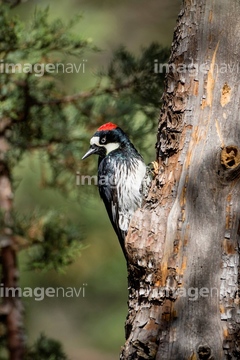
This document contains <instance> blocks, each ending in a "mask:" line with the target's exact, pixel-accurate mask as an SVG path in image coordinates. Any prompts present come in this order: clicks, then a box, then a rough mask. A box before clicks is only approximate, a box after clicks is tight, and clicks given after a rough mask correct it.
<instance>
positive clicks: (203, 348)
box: [198, 345, 211, 360]
mask: <svg viewBox="0 0 240 360" xmlns="http://www.w3.org/2000/svg"><path fill="white" fill-rule="evenodd" d="M210 355H211V349H210V347H209V346H208V345H200V346H199V347H198V356H199V359H201V360H207V359H209V357H210Z"/></svg>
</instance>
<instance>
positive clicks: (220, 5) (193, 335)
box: [120, 0, 240, 360]
mask: <svg viewBox="0 0 240 360" xmlns="http://www.w3.org/2000/svg"><path fill="white" fill-rule="evenodd" d="M239 19H240V2H239V0H217V1H207V0H191V1H190V0H185V1H184V5H183V9H182V11H181V12H180V15H179V18H178V23H177V27H176V29H175V33H174V39H173V45H172V53H171V58H170V63H172V64H173V66H172V68H171V69H172V70H171V71H170V72H169V73H168V74H167V77H166V87H165V93H164V95H163V107H162V110H161V114H160V120H159V129H158V141H157V159H158V161H159V174H158V176H157V177H156V179H155V180H154V184H153V186H152V188H151V191H150V194H149V197H148V201H147V204H146V205H145V206H144V208H143V209H139V210H138V211H137V212H136V214H135V216H134V218H133V220H132V222H131V226H130V229H129V233H128V236H127V240H126V247H127V251H128V256H129V265H128V270H129V313H128V317H127V321H126V343H125V346H124V347H123V349H122V353H121V355H120V358H121V359H139V360H141V359H157V360H160V359H161V360H183V359H184V360H185V359H191V360H196V359H215V360H223V359H240V331H239V329H240V309H239V284H240V277H239V247H240V182H239V176H240V121H239V107H240V105H239V99H240V91H239V80H240V78H239V71H240V69H239V59H240V47H239V38H240V21H239ZM183 64H185V66H186V65H188V71H184V66H183ZM174 67H175V70H174ZM177 70H178V71H177Z"/></svg>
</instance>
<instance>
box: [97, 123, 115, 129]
mask: <svg viewBox="0 0 240 360" xmlns="http://www.w3.org/2000/svg"><path fill="white" fill-rule="evenodd" d="M116 128H117V125H116V124H113V123H111V122H108V123H106V124H104V125H102V126H100V127H99V128H98V131H107V130H113V129H116Z"/></svg>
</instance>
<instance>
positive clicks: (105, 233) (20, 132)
mask: <svg viewBox="0 0 240 360" xmlns="http://www.w3.org/2000/svg"><path fill="white" fill-rule="evenodd" d="M110 3H111V2H109V4H110ZM29 4H31V2H30V1H29ZM43 4H44V3H43ZM21 6H22V5H21ZM21 6H17V7H15V8H13V9H11V10H10V9H9V8H8V7H7V6H4V5H2V3H1V7H0V28H1V31H0V44H1V45H0V57H1V60H2V61H1V64H0V66H1V79H0V81H1V83H0V87H1V92H0V119H1V118H9V119H11V125H10V126H9V129H8V130H7V132H6V137H7V140H8V142H9V143H10V146H11V148H10V150H9V152H8V155H7V161H8V164H9V167H10V169H11V174H12V181H13V185H14V189H15V193H16V198H15V201H14V212H13V218H14V224H13V230H14V233H15V235H16V239H17V240H18V245H19V249H23V252H22V253H21V257H20V259H21V268H20V270H21V274H22V278H21V286H29V285H30V286H36V284H37V286H39V285H40V284H42V285H43V286H46V277H45V276H44V274H42V273H39V272H34V273H33V272H27V276H26V269H29V268H30V269H32V270H36V269H39V270H43V269H44V270H45V271H46V270H48V274H49V275H48V280H47V284H48V286H63V285H62V284H64V283H65V285H66V286H75V285H76V286H77V285H79V281H83V280H82V279H84V282H87V283H88V289H87V294H88V302H86V301H85V300H83V299H81V306H80V309H79V299H67V300H68V301H66V299H60V300H59V299H54V304H53V303H52V302H51V301H50V300H49V299H46V301H44V302H41V303H40V302H39V303H37V304H36V302H34V301H33V300H31V299H28V300H27V301H26V300H25V307H26V319H27V324H31V326H32V328H31V327H30V329H29V333H30V338H31V339H33V338H34V337H36V336H37V333H36V332H34V328H33V325H32V324H33V321H34V322H35V323H38V322H39V323H41V321H43V319H45V320H46V321H45V324H47V323H48V321H49V320H48V317H49V316H50V314H49V315H48V314H47V313H48V309H49V308H50V309H52V310H51V311H52V312H53V314H54V309H55V310H56V308H58V309H61V310H60V312H62V311H63V309H64V307H66V309H69V307H71V309H72V312H71V314H70V313H69V315H68V319H64V329H63V332H64V335H63V336H62V339H65V332H66V329H67V328H68V325H67V324H68V321H69V322H70V323H72V324H73V323H75V322H76V324H75V326H74V329H76V331H80V330H79V324H84V331H83V332H84V333H85V335H87V338H88V341H87V342H86V337H85V338H84V337H83V332H82V330H81V331H80V333H79V335H78V338H79V339H81V338H82V339H83V340H79V342H78V343H79V344H81V345H82V346H85V342H86V343H87V345H88V346H90V347H91V346H98V347H100V348H102V349H107V350H108V351H109V350H112V351H114V349H115V352H116V344H121V339H123V332H124V330H123V320H119V323H120V324H121V325H120V326H122V328H121V329H119V325H118V324H119V323H118V321H117V320H118V319H120V317H121V316H122V315H120V314H123V313H126V291H127V281H126V278H127V274H126V269H125V267H124V262H123V259H122V257H121V253H120V251H119V248H118V247H117V246H118V245H116V244H117V240H116V239H115V235H114V233H113V231H112V230H111V229H110V228H109V224H108V219H107V216H105V217H104V219H103V217H102V216H99V214H102V213H103V212H104V208H103V205H102V204H101V202H100V201H99V199H98V198H97V199H94V200H93V197H91V194H90V192H91V188H92V187H87V186H85V187H84V188H83V187H81V188H79V187H77V186H76V171H78V170H80V171H81V174H89V175H93V174H96V164H95V163H96V162H93V161H91V160H86V162H84V163H81V161H80V160H81V157H82V155H83V154H84V152H85V151H86V149H87V148H88V146H89V138H90V137H91V135H92V133H93V132H94V131H95V130H96V128H98V127H99V126H100V125H101V124H102V123H104V122H108V121H112V122H116V123H117V124H118V125H119V126H120V127H122V128H123V129H124V131H126V132H127V133H128V134H129V136H130V137H131V139H132V141H133V142H134V144H135V145H136V147H137V148H138V149H139V150H140V151H141V152H143V154H145V156H146V157H147V158H149V159H153V153H152V149H153V146H152V143H153V142H154V141H155V131H156V126H157V116H158V112H159V107H160V98H161V94H162V91H163V79H164V74H156V73H154V71H153V69H154V66H153V65H154V60H155V59H158V61H159V62H164V63H165V62H167V61H168V56H169V49H168V48H166V47H163V46H161V45H159V44H157V43H156V42H155V43H152V44H150V45H148V46H145V47H143V48H142V49H141V51H140V52H139V54H138V55H135V54H134V53H132V52H131V51H129V50H127V49H126V47H124V46H120V47H118V46H114V48H115V51H113V55H112V59H111V60H110V61H109V65H108V66H105V68H104V69H99V70H98V71H95V85H93V86H92V87H91V88H88V90H81V91H79V89H78V88H77V89H75V91H72V90H71V91H70V90H69V89H70V88H69V86H68V85H67V83H66V76H67V75H68V74H66V73H64V71H63V68H61V67H60V69H62V71H60V72H53V73H50V72H47V71H45V72H44V73H42V67H41V68H40V67H39V68H37V67H35V71H33V72H31V71H29V72H28V71H27V70H26V71H25V72H21V71H18V69H17V68H16V69H15V70H16V71H15V72H14V71H9V72H6V71H3V66H4V65H5V64H9V63H11V64H20V65H19V67H21V66H22V68H23V67H24V64H29V66H28V68H29V69H31V68H32V69H34V65H35V64H41V66H44V69H46V65H47V64H49V63H50V64H53V65H54V66H56V65H57V64H58V63H62V64H65V65H66V64H67V63H70V62H71V63H75V64H76V65H77V66H79V64H82V66H83V59H86V58H88V57H91V56H94V54H97V53H99V49H97V48H96V46H93V44H92V41H91V39H89V38H87V36H86V35H84V36H81V35H79V31H78V34H76V31H75V30H74V29H75V28H76V27H78V26H79V23H81V21H83V20H82V18H81V16H75V18H74V20H70V21H69V22H67V21H64V22H63V21H61V20H60V19H59V18H58V19H52V16H50V15H49V10H48V9H46V8H45V9H44V8H43V7H41V6H39V8H37V9H35V10H34V13H33V14H32V15H31V16H30V15H29V14H26V16H28V17H29V19H30V20H29V21H28V22H24V21H22V20H21V19H20V18H21V16H20V17H19V16H16V13H17V12H18V9H19V13H20V14H21ZM23 6H26V5H23ZM28 6H29V5H28ZM89 6H90V7H91V6H98V4H97V3H96V4H94V2H93V3H92V4H91V5H89ZM62 7H63V8H64V5H62ZM56 11H57V12H58V11H59V9H58V8H56ZM91 11H92V10H91ZM14 14H15V15H14ZM94 16H96V15H93V18H94ZM93 27H94V24H93ZM95 27H96V26H95ZM95 31H96V30H95ZM86 66H87V65H86ZM25 69H27V67H25ZM78 75H79V74H78ZM80 75H81V74H80ZM82 75H83V74H82ZM74 77H76V76H75V74H69V78H71V79H73V78H74ZM149 148H151V152H150V151H149ZM95 195H96V193H95ZM89 229H90V230H91V237H88V238H87V239H85V238H86V236H85V234H86V233H87V232H88V231H89ZM100 238H101V239H100ZM83 239H85V240H84V242H83ZM113 240H114V241H113ZM83 244H85V245H83ZM86 245H90V247H87V248H86ZM91 245H92V246H91ZM84 247H85V248H86V250H83V251H82V253H81V257H80V258H79V261H78V263H73V261H74V259H76V257H77V256H79V251H80V250H81V249H83V248H84ZM26 248H27V249H28V250H27V251H26V250H25V249H26ZM102 259H104V264H103V265H102ZM71 263H72V265H71V266H69V267H68V271H67V272H66V274H64V275H62V274H61V275H58V274H56V273H54V271H53V270H54V269H57V270H63V269H64V268H65V269H66V265H69V264H71ZM26 264H27V265H26ZM93 268H94V270H93ZM83 273H84V276H83ZM113 274H114V275H113ZM80 279H81V280H80ZM123 289H124V290H123ZM91 299H92V300H91ZM106 299H107V300H106ZM48 300H49V301H48ZM58 300H59V302H58ZM106 301H107V303H108V305H107V306H106ZM83 302H84V304H83ZM110 304H111V305H110ZM82 306H83V308H84V312H83V311H81V307H82ZM102 309H104V311H103V310H102ZM56 314H58V313H56ZM58 316H59V314H58ZM56 317H57V316H56ZM96 324H98V326H96ZM100 329H104V331H102V330H100ZM43 330H45V328H44V324H43ZM47 335H50V337H51V333H49V332H48V333H47ZM84 339H85V340H84ZM108 339H111V340H108ZM119 339H120V340H119ZM55 345H56V346H55ZM73 346H74V345H73ZM43 348H44V349H45V350H46V354H48V355H46V359H50V358H51V357H47V356H51V353H52V355H53V356H55V355H54V354H56V353H57V351H59V354H62V355H59V356H60V357H59V359H65V358H64V354H63V353H62V350H61V346H60V345H57V344H56V343H54V341H53V342H52V340H47V338H45V337H43V336H42V337H40V338H39V340H37V341H36V342H35V345H34V347H33V348H32V349H31V351H32V353H30V354H34V355H32V358H34V359H35V358H36V359H38V357H37V356H38V355H37V354H38V352H39V351H40V349H43ZM45 350H44V351H45ZM61 356H62V357H61ZM41 359H45V358H41ZM51 359H55V358H54V357H53V358H51Z"/></svg>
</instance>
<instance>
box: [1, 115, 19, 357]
mask: <svg viewBox="0 0 240 360" xmlns="http://www.w3.org/2000/svg"><path fill="white" fill-rule="evenodd" d="M10 126H11V119H7V118H4V119H0V214H1V215H0V216H1V218H2V219H1V222H2V227H1V226H0V250H1V253H0V263H1V291H0V322H2V324H3V325H4V328H5V333H6V335H5V336H6V340H7V348H8V351H9V360H22V359H23V357H24V333H23V319H22V312H23V308H22V303H21V299H20V298H19V297H18V292H17V291H16V292H15V290H14V289H15V288H17V287H18V278H19V274H18V266H17V255H16V244H15V241H14V236H13V234H12V230H11V226H12V218H11V211H12V200H13V193H12V185H11V176H10V170H9V166H8V163H7V159H6V154H7V151H8V149H9V145H8V142H7V136H6V135H7V131H8V130H9V128H10ZM6 288H8V289H9V288H11V289H12V290H13V291H9V293H7V292H6ZM5 295H7V296H5ZM1 337H3V334H2V333H1ZM0 351H1V349H0Z"/></svg>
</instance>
